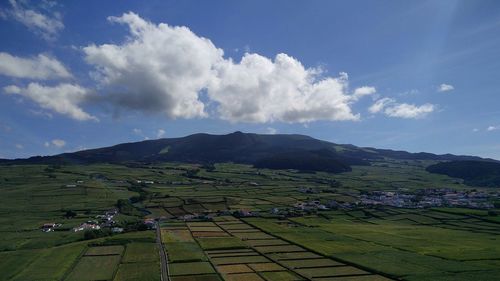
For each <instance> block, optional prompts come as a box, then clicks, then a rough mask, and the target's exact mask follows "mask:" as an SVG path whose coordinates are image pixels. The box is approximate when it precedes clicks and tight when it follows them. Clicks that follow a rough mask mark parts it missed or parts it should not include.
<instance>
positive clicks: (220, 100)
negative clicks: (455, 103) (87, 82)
mask: <svg viewBox="0 0 500 281" xmlns="http://www.w3.org/2000/svg"><path fill="white" fill-rule="evenodd" d="M108 19H109V20H110V21H111V22H116V23H121V24H125V25H127V26H128V27H129V29H130V37H128V39H127V40H126V41H125V42H124V43H123V44H103V45H98V46H97V45H89V46H87V47H84V48H83V52H84V53H85V59H86V61H87V62H88V63H89V64H91V65H93V66H94V67H95V72H94V74H95V75H94V77H96V79H98V80H99V82H100V83H101V86H104V89H105V90H106V92H107V94H105V95H103V96H102V99H104V100H106V101H108V102H111V103H112V104H113V105H115V106H118V107H122V108H127V109H132V110H138V111H142V112H146V113H150V112H163V113H164V114H166V115H167V116H168V117H170V118H196V117H206V116H207V113H206V112H205V104H204V103H203V102H202V101H201V100H200V92H203V91H206V93H207V96H208V98H209V102H214V105H215V107H216V108H217V112H218V113H219V115H220V116H219V117H220V118H221V119H225V120H229V121H231V122H260V123H263V122H273V121H284V122H290V123H292V122H302V123H303V122H311V121H315V120H358V119H359V118H360V115H359V114H355V113H353V112H352V109H351V105H352V104H353V103H354V102H356V101H357V100H358V99H359V98H361V97H362V96H366V95H370V94H373V93H374V92H375V89H374V88H372V87H367V86H365V87H361V88H358V89H356V90H355V91H354V93H353V94H350V93H349V90H348V81H347V80H348V79H347V74H344V73H342V74H341V75H340V76H339V77H323V76H322V74H323V73H322V72H321V70H320V69H319V68H305V67H304V66H303V65H302V63H301V62H300V61H298V60H297V59H295V58H293V57H291V56H289V55H286V54H278V55H277V56H276V57H275V58H274V60H272V59H269V58H267V57H264V56H261V55H258V54H249V53H246V54H245V55H244V56H243V58H242V59H241V61H240V62H238V63H236V62H234V61H233V60H232V59H225V58H224V57H223V54H224V53H223V51H222V49H219V48H217V47H216V46H215V45H214V44H213V43H212V42H211V41H210V40H209V39H206V38H203V37H200V36H197V35H196V34H194V33H193V32H191V31H190V30H189V29H188V28H187V27H179V26H169V25H167V24H164V23H160V24H153V23H151V22H148V21H146V20H144V19H142V18H141V17H139V16H138V15H136V14H134V13H131V12H130V13H126V14H123V15H122V16H121V17H109V18H108Z"/></svg>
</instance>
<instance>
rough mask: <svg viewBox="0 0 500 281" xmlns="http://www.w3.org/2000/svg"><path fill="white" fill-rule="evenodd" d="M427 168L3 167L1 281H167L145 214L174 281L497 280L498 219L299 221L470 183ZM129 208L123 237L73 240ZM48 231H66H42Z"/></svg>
mask: <svg viewBox="0 0 500 281" xmlns="http://www.w3.org/2000/svg"><path fill="white" fill-rule="evenodd" d="M428 164H429V163H427V162H425V161H413V162H412V161H400V162H397V161H389V160H388V161H386V162H382V161H381V162H375V163H373V165H372V166H363V167H357V166H355V167H354V169H353V171H352V172H348V173H342V174H335V175H332V174H328V173H298V172H297V171H288V170H287V171H280V170H273V171H271V170H257V169H254V168H252V167H250V166H247V165H236V164H216V165H215V168H214V169H211V170H207V169H205V168H204V167H202V166H200V165H192V164H173V163H163V164H157V165H154V166H153V165H134V166H124V165H111V164H100V165H88V166H78V165H73V166H46V165H26V166H0V235H1V237H2V239H1V240H0V280H40V281H45V280H47V281H49V280H159V278H160V277H159V276H160V256H159V247H158V245H160V244H156V243H155V239H156V234H155V231H153V230H145V229H139V228H138V227H137V226H138V225H140V224H141V223H142V222H143V220H144V219H146V218H151V219H156V220H158V221H159V226H160V229H161V243H162V244H163V245H164V248H165V250H166V252H167V255H168V259H169V264H168V266H169V271H170V274H171V278H172V280H173V281H184V280H185V281H190V280H209V281H210V280H268V281H269V280H336V281H338V280H388V279H403V280H470V279H474V278H475V279H477V280H495V278H496V277H497V276H500V269H499V268H500V263H499V262H498V260H499V259H500V243H498V241H499V239H500V219H499V216H494V215H492V213H491V212H488V211H487V210H479V209H467V208H445V207H441V208H425V209H404V208H395V207H389V206H377V207H376V208H375V207H366V206H364V207H352V208H349V209H341V208H340V209H322V210H320V209H317V210H314V211H310V212H302V213H300V214H297V213H294V212H293V210H294V209H296V206H297V205H300V204H303V203H304V202H310V201H315V202H319V203H320V204H327V203H328V202H329V201H331V200H336V201H337V202H341V203H352V202H355V201H356V200H357V198H358V197H359V195H360V194H363V193H366V192H369V191H374V190H389V191H394V190H400V189H405V190H408V191H409V192H412V191H416V190H419V189H422V188H429V187H436V186H439V187H441V188H452V189H456V190H464V189H467V188H470V187H467V186H465V185H463V184H461V183H457V182H456V180H455V179H452V178H449V177H446V176H441V175H436V174H429V173H427V172H426V171H425V169H424V168H425V165H428ZM193 171H195V172H196V173H194V172H193ZM193 175H194V176H193ZM145 180H148V181H151V182H153V183H151V184H144V183H141V184H139V183H138V181H145ZM304 190H307V192H305V191H304ZM119 200H125V201H127V202H130V205H127V206H126V207H127V208H122V209H120V210H119V214H117V216H116V218H115V219H116V226H119V227H121V228H123V229H124V232H123V233H109V232H102V233H100V236H98V237H93V236H90V237H88V235H85V231H77V232H75V231H73V228H74V227H76V226H79V225H80V224H82V223H84V222H88V221H93V220H96V219H97V218H98V217H99V216H100V215H103V214H104V213H105V212H106V211H108V210H110V209H113V208H118V207H117V206H118V203H117V202H118V201H119ZM283 210H286V211H288V212H289V215H281V214H280V213H279V211H283ZM494 211H497V212H498V209H495V210H494ZM68 213H71V215H67V214H68ZM45 223H56V224H58V227H56V228H54V229H53V231H50V232H43V231H42V230H41V226H42V225H43V224H45Z"/></svg>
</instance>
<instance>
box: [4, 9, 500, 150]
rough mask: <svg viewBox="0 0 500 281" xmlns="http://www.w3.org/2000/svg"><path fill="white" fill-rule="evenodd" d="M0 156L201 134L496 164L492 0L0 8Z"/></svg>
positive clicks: (499, 103)
mask: <svg viewBox="0 0 500 281" xmlns="http://www.w3.org/2000/svg"><path fill="white" fill-rule="evenodd" d="M0 38H2V40H0V158H23V157H29V156H33V155H52V154H58V153H63V152H69V151H77V150H82V149H90V148H97V147H103V146H109V145H113V144H118V143H123V142H132V141H141V140H145V139H156V138H164V137H180V136H186V135H189V134H193V133H199V132H205V133H213V134H226V133H230V132H234V131H243V132H252V133H262V134H304V135H309V136H312V137H315V138H318V139H322V140H327V141H332V142H336V143H349V144H354V145H357V146H369V147H377V148H390V149H397V150H406V151H410V152H421V151H425V152H432V153H439V154H443V153H453V154H460V155H478V156H482V157H490V158H495V159H500V76H499V75H500V2H499V1H496V0H490V1H488V0H484V1H455V0H441V1H434V0H431V1H397V0H392V1H385V0H381V1H360V0H355V1H318V0H316V1H298V0H297V1H285V0H282V1H265V0H258V1H154V0H151V1H132V0H130V1H119V3H118V4H117V2H114V1H98V0H95V1H92V0H89V1H59V2H55V1H49V0H45V1H30V0H2V1H0Z"/></svg>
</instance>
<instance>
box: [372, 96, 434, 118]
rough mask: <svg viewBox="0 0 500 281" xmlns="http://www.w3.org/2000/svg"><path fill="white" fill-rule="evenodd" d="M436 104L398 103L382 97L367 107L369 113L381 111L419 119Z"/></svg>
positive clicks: (388, 114)
mask: <svg viewBox="0 0 500 281" xmlns="http://www.w3.org/2000/svg"><path fill="white" fill-rule="evenodd" d="M435 109H436V106H435V105H433V104H430V103H426V104H423V105H415V104H408V103H398V102H396V100H395V99H392V98H382V99H379V100H377V101H376V102H375V103H374V104H373V105H371V106H370V107H369V108H368V111H369V112H370V113H383V114H385V115H386V116H389V117H396V118H405V119H420V118H423V117H425V116H427V115H428V114H429V113H431V112H433V111H434V110H435Z"/></svg>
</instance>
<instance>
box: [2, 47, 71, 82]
mask: <svg viewBox="0 0 500 281" xmlns="http://www.w3.org/2000/svg"><path fill="white" fill-rule="evenodd" d="M0 74H2V75H6V76H10V77H14V78H29V79H37V80H49V79H60V78H71V77H72V75H71V73H70V72H69V71H68V70H67V69H66V67H64V65H63V64H62V63H61V62H60V61H58V60H57V59H55V58H52V57H50V56H47V55H45V54H39V55H38V56H36V57H28V58H22V57H17V56H13V55H11V54H8V53H4V52H0Z"/></svg>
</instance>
